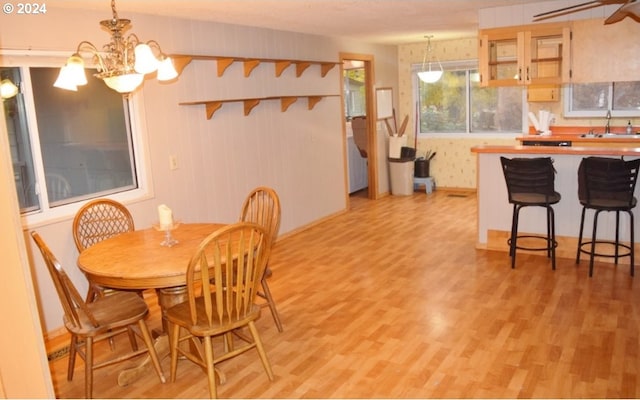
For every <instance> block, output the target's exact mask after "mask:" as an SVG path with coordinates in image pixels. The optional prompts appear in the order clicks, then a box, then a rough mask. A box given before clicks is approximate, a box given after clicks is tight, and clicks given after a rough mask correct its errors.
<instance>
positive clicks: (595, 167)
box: [578, 157, 640, 208]
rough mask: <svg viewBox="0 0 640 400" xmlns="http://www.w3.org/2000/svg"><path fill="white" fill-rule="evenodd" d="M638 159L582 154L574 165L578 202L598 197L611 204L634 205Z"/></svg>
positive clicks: (588, 203) (597, 198)
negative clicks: (576, 171)
mask: <svg viewBox="0 0 640 400" xmlns="http://www.w3.org/2000/svg"><path fill="white" fill-rule="evenodd" d="M639 169H640V159H637V160H630V161H625V160H623V159H621V158H608V157H586V158H583V159H582V161H581V162H580V166H579V167H578V199H579V200H580V203H581V204H582V205H587V206H589V205H592V204H593V203H594V201H595V202H597V201H598V200H600V201H602V200H604V201H609V202H611V201H613V202H614V203H611V205H612V206H618V207H625V206H626V207H629V208H631V207H634V206H635V202H636V200H635V198H634V196H633V193H634V191H635V187H636V182H637V180H638V170H639Z"/></svg>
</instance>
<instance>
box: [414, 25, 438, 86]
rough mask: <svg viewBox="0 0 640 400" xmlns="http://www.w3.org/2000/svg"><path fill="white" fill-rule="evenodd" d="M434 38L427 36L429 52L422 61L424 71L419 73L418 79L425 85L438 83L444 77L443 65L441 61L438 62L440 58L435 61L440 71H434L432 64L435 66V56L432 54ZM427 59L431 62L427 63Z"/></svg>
mask: <svg viewBox="0 0 640 400" xmlns="http://www.w3.org/2000/svg"><path fill="white" fill-rule="evenodd" d="M432 37H433V36H431V35H429V36H425V38H427V51H426V52H425V53H424V58H423V59H422V71H420V72H418V78H420V80H421V81H422V82H425V83H434V82H437V81H438V79H440V77H442V72H443V69H442V64H441V63H440V60H438V58H437V57H436V58H435V61H436V62H437V63H438V66H439V67H440V69H432V67H431V64H435V63H434V62H433V58H434V57H433V54H432V49H431V38H432ZM427 59H428V60H429V61H428V62H427Z"/></svg>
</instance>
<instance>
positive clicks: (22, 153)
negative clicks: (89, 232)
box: [0, 66, 145, 223]
mask: <svg viewBox="0 0 640 400" xmlns="http://www.w3.org/2000/svg"><path fill="white" fill-rule="evenodd" d="M58 72H59V67H55V68H53V67H46V66H45V67H42V66H20V67H0V75H1V80H2V82H3V84H4V85H5V88H6V86H7V85H9V86H10V85H15V90H17V93H15V94H14V93H12V92H11V91H8V92H3V96H2V104H3V108H4V117H5V123H6V126H7V132H8V135H9V148H10V152H11V161H12V164H13V174H14V179H15V186H16V193H17V197H18V202H19V206H20V212H21V214H22V215H23V217H25V218H26V221H27V223H29V222H41V221H44V220H47V219H51V218H56V217H60V216H63V215H72V214H73V213H75V211H76V210H77V208H78V207H79V203H84V202H85V201H86V200H88V199H91V198H96V197H106V196H109V197H115V198H117V199H118V200H121V201H122V200H124V199H125V198H131V197H139V196H140V195H142V194H143V192H144V189H143V186H144V185H142V184H141V182H144V181H145V179H141V178H140V177H141V176H143V175H142V172H143V171H144V168H142V166H141V163H140V162H139V160H141V159H142V158H141V157H140V154H139V153H141V152H142V151H141V148H142V146H141V141H140V135H138V136H135V135H133V132H134V131H136V130H138V131H140V126H139V124H137V123H136V119H135V118H134V117H133V115H134V114H135V113H134V112H132V111H133V110H135V101H134V100H132V99H131V98H125V97H123V96H122V95H120V94H119V93H117V92H115V91H113V90H111V89H109V88H108V87H107V86H106V85H105V84H104V83H103V82H102V81H101V80H99V79H97V78H95V77H93V76H92V71H90V70H87V79H88V81H89V83H88V84H87V85H86V86H82V87H79V88H78V91H77V92H72V91H66V90H62V89H59V88H55V87H53V82H54V81H55V80H56V78H57V75H58ZM15 90H14V92H15Z"/></svg>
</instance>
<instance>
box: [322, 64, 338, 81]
mask: <svg viewBox="0 0 640 400" xmlns="http://www.w3.org/2000/svg"><path fill="white" fill-rule="evenodd" d="M335 65H336V64H335V63H323V64H320V74H321V75H322V77H323V78H324V77H325V76H326V75H327V73H328V72H329V71H331V69H332V68H333V67H334V66H335Z"/></svg>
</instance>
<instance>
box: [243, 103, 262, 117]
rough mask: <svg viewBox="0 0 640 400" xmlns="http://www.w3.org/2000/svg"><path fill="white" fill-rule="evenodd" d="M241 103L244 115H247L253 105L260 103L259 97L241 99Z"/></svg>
mask: <svg viewBox="0 0 640 400" xmlns="http://www.w3.org/2000/svg"><path fill="white" fill-rule="evenodd" d="M243 103H244V115H245V117H246V116H247V115H249V113H250V112H251V110H253V107H255V106H257V105H258V104H260V99H246V100H243Z"/></svg>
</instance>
